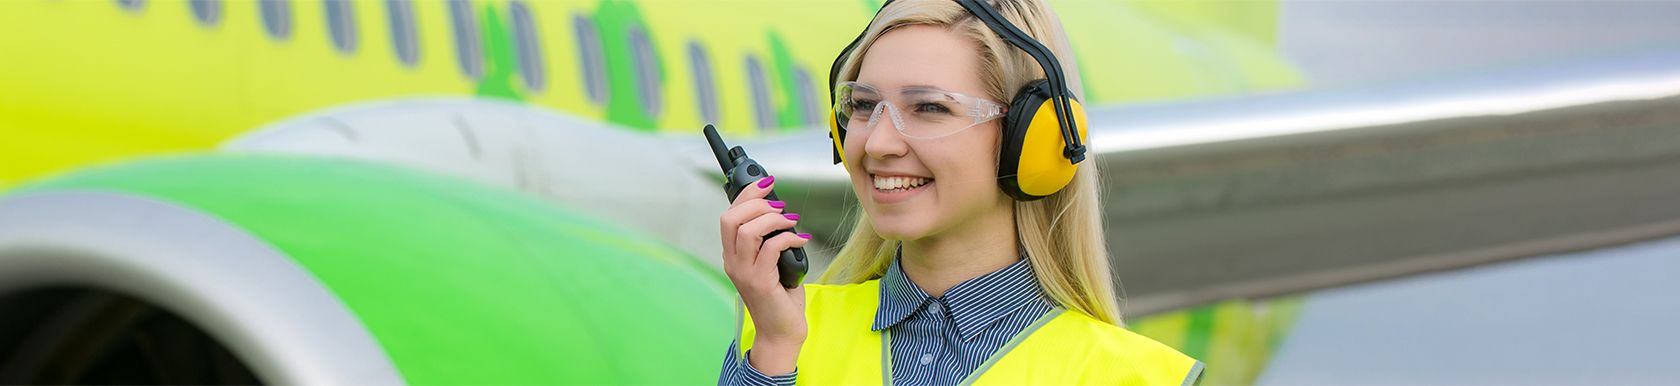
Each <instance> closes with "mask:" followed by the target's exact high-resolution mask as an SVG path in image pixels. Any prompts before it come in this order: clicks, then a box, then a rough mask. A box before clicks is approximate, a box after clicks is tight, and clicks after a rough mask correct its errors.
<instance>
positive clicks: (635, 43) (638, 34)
mask: <svg viewBox="0 0 1680 386" xmlns="http://www.w3.org/2000/svg"><path fill="white" fill-rule="evenodd" d="M628 32H629V35H630V36H629V39H630V55H631V62H633V63H634V64H635V66H636V86H637V87H638V89H637V91H640V92H639V93H638V94H641V101H642V111H645V112H647V115H648V116H649V117H657V116H659V109H660V107H661V106H660V105H659V102H660V100H661V99H663V95H660V89H659V62H658V60H659V58H658V57H656V56H654V52H653V41H652V40H650V39H649V38H648V34H647V29H644V28H642V26H640V25H632V26H630V30H629V31H628Z"/></svg>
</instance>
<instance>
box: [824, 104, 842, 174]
mask: <svg viewBox="0 0 1680 386" xmlns="http://www.w3.org/2000/svg"><path fill="white" fill-rule="evenodd" d="M835 114H837V113H836V112H835V111H832V110H830V111H829V112H828V139H829V140H831V141H833V142H834V163H837V164H840V166H841V167H846V164H845V161H846V159H845V158H844V157H845V155H846V150H845V148H843V147H842V146H843V145H842V143H843V142H845V139H846V129H844V128H841V127H840V122H839V121H838V120H837V119H838V118H836V117H835Z"/></svg>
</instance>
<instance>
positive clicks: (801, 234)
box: [799, 233, 811, 239]
mask: <svg viewBox="0 0 1680 386" xmlns="http://www.w3.org/2000/svg"><path fill="white" fill-rule="evenodd" d="M799 237H802V238H806V239H810V238H811V234H810V233H800V234H799Z"/></svg>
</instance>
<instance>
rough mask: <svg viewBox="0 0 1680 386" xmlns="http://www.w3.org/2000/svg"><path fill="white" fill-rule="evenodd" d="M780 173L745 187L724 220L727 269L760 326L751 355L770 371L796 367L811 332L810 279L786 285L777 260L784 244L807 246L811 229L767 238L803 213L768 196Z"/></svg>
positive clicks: (721, 224) (720, 224) (755, 363)
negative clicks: (807, 306) (807, 284)
mask: <svg viewBox="0 0 1680 386" xmlns="http://www.w3.org/2000/svg"><path fill="white" fill-rule="evenodd" d="M775 179H776V177H774V176H771V177H765V178H763V179H760V180H759V181H758V182H756V183H754V184H753V185H749V186H747V187H746V188H744V189H741V193H740V195H739V196H736V197H735V202H733V203H731V204H730V206H729V209H728V210H725V211H724V212H723V216H721V217H720V218H719V221H718V230H719V233H720V234H721V238H722V240H723V272H724V273H726V274H728V275H729V281H730V282H733V283H734V284H735V290H736V291H737V292H739V293H740V294H741V300H742V302H743V303H745V304H746V306H747V310H748V311H749V312H750V313H751V314H752V322H753V327H754V328H756V329H757V336H755V337H754V341H753V351H752V353H751V355H750V356H751V357H750V358H748V360H749V361H751V363H752V365H753V368H755V369H758V370H759V371H761V372H764V373H765V374H785V373H790V372H793V369H794V363H795V362H796V361H797V359H798V355H799V347H800V346H802V345H804V343H805V335H806V332H807V331H806V328H807V325H806V323H805V285H804V284H801V285H799V286H796V287H794V288H785V287H782V283H781V280H780V277H781V275H780V272H779V271H778V270H777V268H776V262H777V260H779V259H780V258H781V254H782V251H783V250H786V249H789V248H797V247H803V246H805V243H806V242H808V241H810V237H811V235H809V234H795V233H793V232H783V233H782V234H779V235H776V236H775V237H771V238H769V239H764V235H767V234H770V232H774V231H776V230H779V229H788V228H792V227H793V226H794V224H795V223H797V222H798V218H799V215H798V214H784V213H783V209H784V207H785V206H786V204H785V203H782V202H780V201H769V200H766V199H765V198H764V197H765V196H766V195H768V194H769V193H770V187H771V185H772V184H774V183H775Z"/></svg>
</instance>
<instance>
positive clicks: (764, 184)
mask: <svg viewBox="0 0 1680 386" xmlns="http://www.w3.org/2000/svg"><path fill="white" fill-rule="evenodd" d="M775 182H776V176H768V177H764V179H761V180H758V188H759V189H764V188H768V187H770V184H772V183H775Z"/></svg>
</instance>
